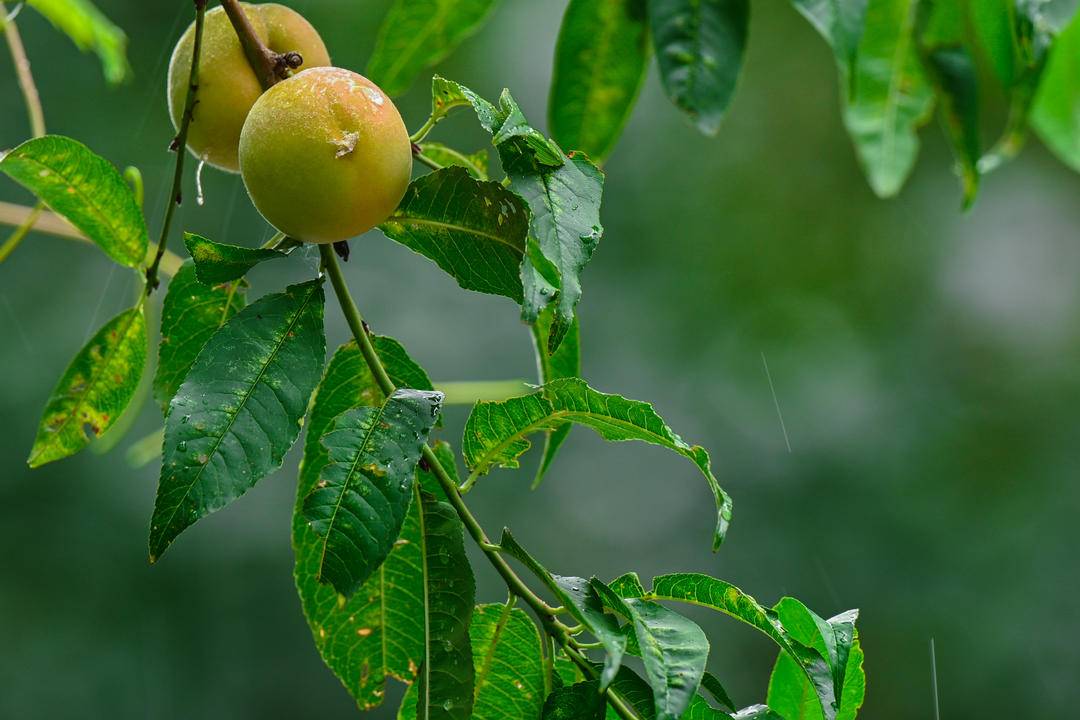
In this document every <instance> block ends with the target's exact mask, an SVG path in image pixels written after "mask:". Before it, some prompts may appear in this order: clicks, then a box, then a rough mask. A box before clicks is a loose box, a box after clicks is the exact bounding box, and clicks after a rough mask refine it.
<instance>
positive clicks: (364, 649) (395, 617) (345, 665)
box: [292, 336, 453, 720]
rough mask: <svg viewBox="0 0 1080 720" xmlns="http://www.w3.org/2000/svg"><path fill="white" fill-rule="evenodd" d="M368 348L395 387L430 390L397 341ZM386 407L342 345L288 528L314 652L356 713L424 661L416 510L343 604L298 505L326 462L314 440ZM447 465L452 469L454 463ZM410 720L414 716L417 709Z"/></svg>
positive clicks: (441, 448)
mask: <svg viewBox="0 0 1080 720" xmlns="http://www.w3.org/2000/svg"><path fill="white" fill-rule="evenodd" d="M372 343H373V344H374V346H375V351H376V353H377V354H378V355H379V358H380V360H381V361H382V363H383V365H384V366H385V367H386V370H387V372H388V373H389V375H390V379H391V380H393V382H394V384H395V385H400V386H402V387H411V388H417V389H421V390H431V389H432V387H431V381H430V380H429V379H428V377H427V375H426V374H425V373H424V371H423V370H422V369H421V368H420V366H419V365H417V364H416V363H415V362H413V361H412V359H410V358H409V356H408V355H407V353H406V352H405V349H404V348H403V347H402V346H401V345H400V344H399V343H398V342H397V341H396V340H393V339H392V338H387V337H381V336H372ZM383 401H384V397H383V394H382V393H381V392H380V391H379V388H378V385H377V384H376V383H375V380H374V379H373V378H372V376H371V371H370V370H369V369H368V366H367V363H365V362H364V358H363V356H362V354H361V353H360V350H359V349H358V348H357V346H356V344H355V343H354V342H349V343H346V344H345V345H342V346H341V347H340V348H339V349H338V350H337V352H335V353H334V356H333V358H331V360H330V362H329V364H328V365H327V367H326V371H325V373H324V375H323V378H322V381H321V382H320V383H319V387H318V390H317V391H316V393H315V397H314V399H313V401H312V405H311V412H310V414H309V416H308V421H307V423H306V425H307V436H306V439H305V442H304V457H303V460H302V461H301V464H300V477H299V483H298V486H297V504H296V508H295V510H294V513H293V523H292V542H293V551H294V552H295V554H296V566H295V573H294V574H295V581H296V588H297V592H298V593H299V595H300V601H301V605H302V606H303V610H304V615H305V616H306V617H307V621H308V624H309V625H310V627H311V632H312V636H313V637H314V640H315V645H316V647H317V648H318V650H319V654H320V655H321V656H322V658H323V661H324V662H325V663H326V665H327V667H329V668H330V670H331V671H332V672H333V673H334V674H335V675H336V676H337V677H338V679H340V680H341V682H342V684H343V685H344V686H345V688H346V689H347V690H348V691H349V694H351V695H352V696H353V698H355V700H356V702H357V704H358V705H359V706H360V707H361V708H371V707H375V706H377V705H379V704H381V703H382V700H383V694H384V692H385V684H386V678H387V677H394V678H397V679H399V680H402V681H404V682H412V681H413V680H414V679H415V677H416V674H417V672H418V670H419V667H420V664H421V663H422V662H423V654H424V631H425V624H426V620H425V613H424V604H423V601H422V598H423V594H424V562H423V557H424V553H423V546H422V542H421V538H422V534H421V531H420V525H421V518H420V503H418V502H415V501H414V502H413V504H412V506H411V507H410V508H409V511H408V513H407V514H406V516H405V521H404V522H403V524H402V529H401V535H400V536H399V538H398V541H397V542H396V543H395V545H394V549H393V550H392V551H391V552H390V554H389V556H387V558H386V561H385V562H383V564H382V565H380V566H379V569H378V570H377V571H376V572H375V574H374V575H372V577H371V578H370V579H369V580H368V581H367V583H365V584H364V585H363V586H362V587H361V588H360V589H359V590H358V591H357V592H355V593H353V595H352V596H351V597H349V598H345V597H343V596H341V595H339V594H338V593H337V592H336V591H335V590H334V589H333V588H332V587H329V586H327V585H324V584H322V583H320V582H319V581H318V567H319V547H320V539H319V536H318V535H316V534H315V532H314V530H312V529H311V527H310V526H309V524H308V522H307V520H306V518H305V517H304V514H303V502H304V499H305V498H306V497H307V496H308V494H310V492H311V491H312V490H313V489H314V488H315V485H316V484H317V483H318V481H319V475H320V474H321V473H322V471H323V468H324V467H325V466H326V464H327V463H328V462H329V458H328V455H327V450H326V448H325V447H324V446H323V445H322V444H321V443H320V442H319V438H320V437H322V435H323V434H325V432H326V430H327V428H328V427H330V423H331V422H332V421H333V419H334V418H335V417H337V416H338V415H340V414H341V413H343V412H345V411H347V410H349V409H350V408H354V407H361V406H376V405H379V404H381V403H382V402H383ZM435 451H436V455H438V456H439V457H440V460H444V459H445V458H446V454H447V453H448V448H447V447H446V446H445V444H440V445H437V446H436V448H435ZM446 464H447V465H449V466H451V467H452V466H453V458H452V456H451V458H450V459H449V460H448V461H446ZM424 476H425V473H421V474H420V477H421V484H422V486H423V487H424V488H429V487H430V486H429V485H428V484H427V480H426V478H425V477H424ZM432 489H433V490H436V489H437V488H432ZM411 717H412V718H415V717H416V713H415V709H414V711H413V714H412V716H411ZM410 720H411V718H410Z"/></svg>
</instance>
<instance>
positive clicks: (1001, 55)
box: [970, 0, 1023, 87]
mask: <svg viewBox="0 0 1080 720" xmlns="http://www.w3.org/2000/svg"><path fill="white" fill-rule="evenodd" d="M1017 4H1018V3H1016V0H981V1H980V2H974V3H971V4H970V9H971V25H972V30H973V31H974V34H975V37H976V38H977V39H978V41H979V45H980V46H981V47H982V49H983V51H984V52H985V53H986V57H987V59H988V60H989V61H990V67H991V68H992V69H993V71H994V74H995V75H997V78H998V80H1000V81H1001V84H1002V85H1004V86H1005V87H1010V86H1011V85H1013V83H1014V82H1016V80H1017V78H1018V76H1019V74H1020V73H1021V72H1022V70H1021V69H1020V68H1019V67H1018V66H1020V65H1022V64H1023V60H1022V59H1021V57H1020V54H1021V52H1020V43H1019V37H1018V35H1017V29H1018V28H1017V20H1018V19H1019V18H1018V15H1019V14H1020V13H1018V8H1017Z"/></svg>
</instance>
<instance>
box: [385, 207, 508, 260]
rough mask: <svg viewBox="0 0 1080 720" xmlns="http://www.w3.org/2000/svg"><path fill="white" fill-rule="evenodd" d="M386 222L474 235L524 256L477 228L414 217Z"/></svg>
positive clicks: (501, 240) (393, 217) (401, 217)
mask: <svg viewBox="0 0 1080 720" xmlns="http://www.w3.org/2000/svg"><path fill="white" fill-rule="evenodd" d="M387 222H392V223H400V224H401V225H406V226H409V225H419V226H423V227H433V228H438V229H440V230H448V231H454V232H462V233H467V234H469V235H476V236H479V237H482V238H486V239H488V240H491V241H492V242H495V243H499V244H501V245H506V246H507V247H509V248H511V249H513V250H516V251H517V252H518V253H519V254H524V252H525V251H524V249H523V248H521V247H518V246H517V245H514V244H513V243H511V242H510V241H508V240H506V239H504V238H502V237H499V236H498V235H494V234H492V233H490V232H486V231H484V230H479V229H477V228H473V227H468V226H466V225H459V224H457V223H451V222H445V221H442V220H431V219H428V218H421V217H417V216H415V215H404V216H403V215H392V216H391V217H390V219H389V220H388V221H387Z"/></svg>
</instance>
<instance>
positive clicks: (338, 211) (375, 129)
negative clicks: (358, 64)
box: [240, 67, 412, 243]
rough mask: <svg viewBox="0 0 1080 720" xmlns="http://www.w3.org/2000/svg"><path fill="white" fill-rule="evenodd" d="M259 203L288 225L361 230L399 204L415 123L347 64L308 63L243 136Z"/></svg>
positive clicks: (254, 111) (292, 231) (265, 101)
mask: <svg viewBox="0 0 1080 720" xmlns="http://www.w3.org/2000/svg"><path fill="white" fill-rule="evenodd" d="M240 172H241V174H242V175H243V177H244V185H245V186H247V191H248V194H249V195H251V200H252V202H254V203H255V207H256V208H258V209H259V212H260V213H262V216H263V217H264V218H266V220H267V221H268V222H269V223H270V224H271V225H273V226H274V227H276V228H277V229H278V230H280V231H281V232H283V233H285V234H286V235H289V236H290V237H293V238H296V239H297V240H304V241H307V242H315V243H329V242H335V241H337V240H345V239H347V238H351V237H354V236H356V235H359V234H361V233H363V232H366V231H368V230H370V229H371V228H373V227H375V226H376V225H378V224H379V223H381V222H382V221H383V220H385V219H386V218H387V217H388V216H389V215H390V213H392V212H393V211H394V208H396V207H397V204H398V203H399V202H400V201H401V198H402V196H403V195H404V194H405V189H406V188H407V187H408V185H409V177H410V174H411V172H412V146H411V144H410V142H409V131H408V130H406V129H405V123H403V122H402V120H401V115H399V114H398V111H397V108H396V107H394V103H393V102H391V101H390V98H388V97H387V96H386V94H385V93H383V91H382V90H380V89H379V88H378V87H377V86H376V85H375V84H374V83H372V82H371V81H370V80H368V79H367V78H365V77H363V76H362V75H358V74H356V73H354V72H351V71H349V70H343V69H341V68H333V67H320V68H312V69H310V70H304V71H303V72H300V73H298V74H296V75H294V76H292V77H291V78H289V79H287V80H283V81H282V82H279V83H278V84H277V85H274V86H273V87H272V88H270V89H269V90H267V91H266V92H265V93H263V95H262V97H260V98H259V99H258V101H257V102H256V103H255V105H254V107H252V108H251V112H250V113H248V118H247V121H246V122H245V123H244V130H243V132H242V133H241V134H240Z"/></svg>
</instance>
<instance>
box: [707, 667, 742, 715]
mask: <svg viewBox="0 0 1080 720" xmlns="http://www.w3.org/2000/svg"><path fill="white" fill-rule="evenodd" d="M701 689H702V690H705V691H706V692H708V693H709V694H710V695H712V696H713V699H715V700H716V701H717V702H718V703H720V704H721V705H723V706H724V707H728V708H731V709H732V710H734V709H735V703H734V702H732V701H731V697H730V696H729V695H728V693H727V690H725V689H724V686H723V684H721V682H720V680H719V678H717V677H716V676H715V675H713V674H712V673H711V672H707V671H706V673H705V674H704V675H702V676H701Z"/></svg>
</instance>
